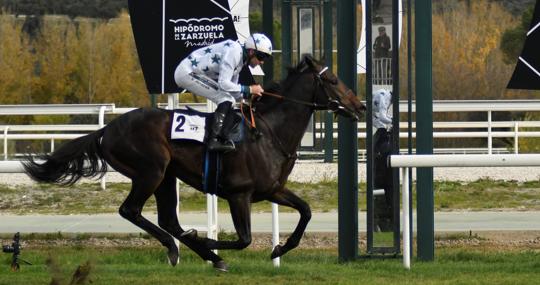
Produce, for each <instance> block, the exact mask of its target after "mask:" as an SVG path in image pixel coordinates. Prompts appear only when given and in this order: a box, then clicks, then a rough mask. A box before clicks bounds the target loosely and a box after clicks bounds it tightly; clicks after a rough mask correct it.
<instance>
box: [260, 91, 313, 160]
mask: <svg viewBox="0 0 540 285" xmlns="http://www.w3.org/2000/svg"><path fill="white" fill-rule="evenodd" d="M312 114H313V110H312V109H311V108H309V107H307V106H303V105H299V104H296V103H291V102H284V103H281V106H280V107H278V108H273V109H272V110H269V111H268V112H265V114H264V115H263V116H264V120H265V121H266V122H267V124H268V127H269V128H271V133H272V135H274V136H275V137H276V139H278V140H279V141H280V143H281V144H282V145H283V147H284V148H285V151H286V152H288V153H292V152H294V151H296V149H297V147H298V146H299V144H300V141H301V140H302V137H303V136H304V133H305V131H306V128H307V126H308V123H309V121H310V118H311V115H312Z"/></svg>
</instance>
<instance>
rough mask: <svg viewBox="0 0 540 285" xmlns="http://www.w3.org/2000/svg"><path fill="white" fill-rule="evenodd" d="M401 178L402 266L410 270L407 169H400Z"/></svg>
mask: <svg viewBox="0 0 540 285" xmlns="http://www.w3.org/2000/svg"><path fill="white" fill-rule="evenodd" d="M401 177H402V178H403V180H402V181H403V184H402V185H401V187H402V188H401V194H402V195H403V196H402V199H401V200H402V203H403V214H402V216H403V266H405V268H407V269H411V245H410V242H411V232H412V231H411V228H410V227H409V226H410V218H411V217H410V208H411V207H410V204H409V168H408V167H403V168H401Z"/></svg>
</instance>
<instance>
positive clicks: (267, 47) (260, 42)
mask: <svg viewBox="0 0 540 285" xmlns="http://www.w3.org/2000/svg"><path fill="white" fill-rule="evenodd" d="M245 47H246V48H247V49H253V50H255V51H257V52H258V53H263V54H264V55H266V57H270V56H272V42H271V41H270V39H269V38H268V37H267V36H265V35H263V34H259V33H255V34H252V35H251V36H250V37H249V38H247V40H246V43H245Z"/></svg>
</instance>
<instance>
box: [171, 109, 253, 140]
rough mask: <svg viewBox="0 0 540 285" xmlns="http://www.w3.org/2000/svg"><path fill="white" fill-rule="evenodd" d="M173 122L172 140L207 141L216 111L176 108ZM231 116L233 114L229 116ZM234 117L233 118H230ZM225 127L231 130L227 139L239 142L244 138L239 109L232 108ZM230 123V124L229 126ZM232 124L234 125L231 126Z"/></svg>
mask: <svg viewBox="0 0 540 285" xmlns="http://www.w3.org/2000/svg"><path fill="white" fill-rule="evenodd" d="M173 112H174V114H173V120H172V122H171V135H170V136H171V137H170V138H171V140H194V141H198V142H202V143H205V142H206V141H207V138H208V133H209V130H210V127H211V122H212V121H211V120H212V118H213V117H214V113H204V112H199V111H197V110H194V109H191V108H189V107H188V109H176V110H174V111H173ZM229 116H231V117H230V118H229ZM230 119H232V120H230ZM225 124H226V125H225V126H224V128H229V129H230V131H229V133H228V135H227V139H229V140H232V141H233V142H234V143H236V144H238V143H240V142H241V141H242V140H243V139H244V133H245V132H244V124H243V118H242V115H241V114H240V111H239V110H231V111H230V112H229V114H228V118H227V122H225ZM227 124H229V126H227ZM230 124H232V127H231V126H230Z"/></svg>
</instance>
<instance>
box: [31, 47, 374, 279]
mask: <svg viewBox="0 0 540 285" xmlns="http://www.w3.org/2000/svg"><path fill="white" fill-rule="evenodd" d="M274 90H275V91H276V92H280V94H277V95H276V94H275V93H266V94H267V95H272V96H262V97H261V98H260V100H259V101H257V102H255V103H254V104H253V106H254V109H255V111H254V115H253V117H254V120H255V123H256V124H257V130H258V132H259V134H260V135H257V136H248V138H246V139H245V141H244V142H242V143H241V144H239V145H238V146H237V150H236V151H235V152H228V153H224V154H223V155H222V171H221V172H222V176H221V180H220V184H219V189H218V192H217V196H218V197H221V198H223V199H225V200H226V201H227V202H228V204H229V206H230V211H231V216H232V220H233V223H234V227H235V230H236V233H237V235H238V239H237V240H223V241H221V240H220V241H216V240H213V239H208V238H203V237H199V236H198V235H197V232H196V231H195V230H187V231H184V229H182V227H181V226H180V224H179V221H178V217H177V214H176V206H177V203H178V197H177V192H176V189H175V187H176V178H179V179H180V180H182V181H184V182H185V183H186V184H188V185H190V186H192V187H193V188H195V189H197V190H199V191H201V192H202V191H203V177H202V175H203V174H202V169H203V163H204V158H205V152H206V147H205V145H204V144H202V143H200V142H195V141H190V140H180V141H176V140H175V141H173V140H171V139H170V136H169V134H170V126H171V120H172V118H173V111H172V110H164V109H159V108H141V109H136V110H133V111H131V112H128V113H126V114H123V115H121V116H119V117H118V118H116V119H114V120H112V121H111V122H110V123H109V124H107V125H106V126H105V127H104V128H102V129H99V130H97V131H95V132H92V133H90V134H88V135H86V136H83V137H79V138H77V139H74V140H72V141H69V142H67V143H65V144H63V145H62V146H61V147H60V148H58V149H56V150H55V151H54V152H52V153H51V154H45V155H41V156H38V158H39V160H34V158H32V157H31V156H27V157H26V158H25V160H24V161H23V165H24V168H25V171H26V173H27V174H28V175H29V176H30V177H31V178H32V179H34V180H35V181H37V182H45V183H57V184H65V185H72V184H74V183H75V182H77V181H78V180H79V179H80V178H82V177H98V176H103V175H104V174H105V172H106V170H107V164H108V165H110V166H111V167H112V168H114V169H115V170H116V171H118V172H120V173H121V174H123V175H125V176H126V177H129V178H130V179H131V180H132V186H131V191H130V193H129V195H128V197H127V198H126V200H125V201H124V202H123V203H122V205H121V206H120V208H119V213H120V215H121V216H122V217H123V218H125V219H127V220H129V221H130V222H132V223H133V224H135V225H137V226H138V227H140V228H141V229H143V230H145V231H146V232H148V233H149V234H150V235H152V236H153V237H155V238H156V239H158V240H159V241H160V242H161V244H162V245H163V246H165V247H166V248H167V250H168V259H169V261H170V263H171V264H172V265H173V266H174V265H176V263H177V262H178V259H179V250H178V247H177V245H176V243H175V241H174V238H176V239H178V240H179V241H180V242H182V243H184V244H185V245H186V246H187V247H189V248H190V249H192V250H193V251H194V252H195V253H197V254H198V255H199V256H200V257H201V258H202V259H204V260H208V261H212V263H213V266H214V268H216V269H217V270H222V271H227V265H226V263H225V262H224V261H223V260H222V258H221V257H219V256H218V255H217V254H215V253H214V252H213V251H212V250H213V249H243V248H246V247H247V246H248V245H249V244H250V243H251V220H250V211H251V203H255V202H259V201H263V200H267V201H270V202H274V203H277V204H279V205H283V206H287V207H292V208H294V209H296V210H297V211H298V212H299V213H300V220H299V222H298V225H297V226H296V228H295V230H294V232H293V233H292V234H291V235H290V237H289V238H288V239H287V241H286V242H285V244H283V245H278V246H276V247H275V248H274V249H273V251H272V254H271V258H276V257H279V256H282V255H283V254H285V253H287V252H288V251H290V250H291V249H293V248H295V247H297V246H298V245H299V243H300V239H301V237H302V235H303V233H304V230H305V229H306V226H307V224H308V222H309V220H310V218H311V210H310V207H309V205H308V204H307V203H306V202H305V201H303V200H302V199H301V198H299V197H298V196H297V195H295V194H294V193H293V192H292V191H291V190H289V189H288V188H287V187H286V185H285V184H286V181H287V177H288V176H289V174H290V173H291V171H292V168H293V166H294V164H295V160H296V150H297V148H298V146H299V144H300V141H301V139H302V136H303V134H304V132H305V130H306V127H307V126H308V123H309V121H310V117H311V115H312V114H313V112H314V110H328V109H332V110H333V111H337V112H338V113H339V114H341V115H344V116H348V117H350V118H351V119H352V120H358V119H359V117H360V116H361V115H362V114H363V112H364V110H365V106H364V105H363V104H362V103H361V102H360V101H359V100H358V99H357V97H356V96H355V95H354V93H353V91H352V90H350V89H349V88H348V87H347V86H345V85H344V84H343V82H341V81H340V80H339V79H338V78H337V77H336V76H335V75H334V74H333V73H332V72H331V71H330V70H329V69H328V68H327V67H324V66H323V65H321V64H320V63H319V62H317V61H316V60H314V59H313V58H312V57H310V56H306V57H304V58H303V59H302V61H301V62H300V63H299V64H298V65H297V66H296V67H295V68H291V69H290V70H289V72H288V76H287V77H286V79H284V80H283V81H282V82H281V84H280V85H279V88H275V89H273V90H272V91H274ZM248 113H249V112H248ZM40 160H43V161H40ZM151 195H154V196H155V199H156V203H157V211H158V225H159V227H158V226H156V225H155V224H153V223H152V222H150V221H148V220H147V219H146V218H144V217H143V216H142V215H141V212H142V209H143V206H144V204H145V202H146V201H147V200H148V198H150V196H151Z"/></svg>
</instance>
